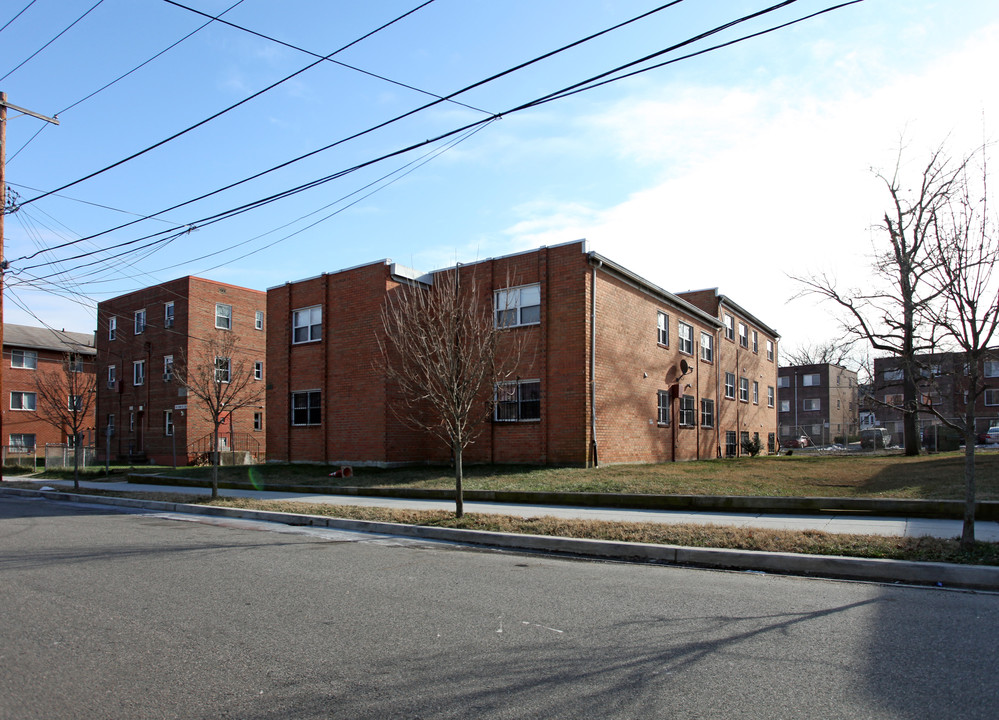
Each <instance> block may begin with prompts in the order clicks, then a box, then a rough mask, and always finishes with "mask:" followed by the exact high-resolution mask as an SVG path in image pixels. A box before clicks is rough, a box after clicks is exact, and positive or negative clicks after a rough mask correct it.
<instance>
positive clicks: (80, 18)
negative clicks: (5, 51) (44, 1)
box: [0, 0, 104, 189]
mask: <svg viewBox="0 0 999 720" xmlns="http://www.w3.org/2000/svg"><path fill="white" fill-rule="evenodd" d="M102 2H104V0H97V2H96V3H94V4H93V5H92V6H91V8H90V9H89V10H87V11H86V12H85V13H83V15H81V16H80V17H78V18H77V19H76V20H74V21H73V22H71V23H70V24H69V25H67V26H66V27H65V28H63V29H62V30H61V31H60V32H59V34H58V35H56V36H55V37H54V38H52V39H51V40H49V41H48V42H47V43H45V44H44V45H42V46H41V47H40V48H38V49H37V50H35V51H34V52H33V53H31V55H29V56H28V57H26V58H25V59H24V60H22V61H21V62H20V63H19V64H18V66H17V67H15V68H14V69H13V70H11V71H9V72H8V73H7V74H6V75H4V76H3V77H0V82H3V81H4V80H6V79H7V78H8V77H10V76H11V75H13V74H14V73H15V72H17V71H18V70H20V69H21V68H22V67H23V66H24V65H25V64H26V63H27V62H28V61H29V60H31V59H32V58H33V57H35V56H36V55H37V54H38V53H40V52H42V50H44V49H45V48H47V47H48V46H49V45H51V44H52V43H54V42H55V41H56V40H58V39H59V38H61V37H62V36H63V35H64V34H65V33H66V32H67V31H68V30H69V29H70V28H71V27H73V26H74V25H76V24H77V23H78V22H80V21H81V20H83V18H85V17H87V15H89V14H90V13H91V12H93V11H94V10H95V9H96V8H97V6H98V5H100V4H101V3H102ZM28 7H31V6H30V5H29V6H28ZM25 10H27V8H25ZM21 12H24V11H23V10H22V11H21ZM18 15H20V13H18ZM8 24H9V23H8ZM4 27H7V26H6V25H4ZM60 189H62V188H60Z"/></svg>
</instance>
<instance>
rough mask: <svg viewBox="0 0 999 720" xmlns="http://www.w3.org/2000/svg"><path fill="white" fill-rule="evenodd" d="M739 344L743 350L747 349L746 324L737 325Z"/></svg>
mask: <svg viewBox="0 0 999 720" xmlns="http://www.w3.org/2000/svg"><path fill="white" fill-rule="evenodd" d="M739 344H740V345H742V347H744V348H748V347H749V328H748V327H747V326H746V323H739Z"/></svg>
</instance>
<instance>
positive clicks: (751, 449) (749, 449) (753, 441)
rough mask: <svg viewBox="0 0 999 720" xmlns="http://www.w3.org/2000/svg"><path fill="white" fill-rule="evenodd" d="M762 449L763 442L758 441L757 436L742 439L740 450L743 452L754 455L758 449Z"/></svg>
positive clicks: (757, 452) (758, 452) (758, 451)
mask: <svg viewBox="0 0 999 720" xmlns="http://www.w3.org/2000/svg"><path fill="white" fill-rule="evenodd" d="M762 449H763V443H762V442H760V438H759V437H758V436H753V437H751V438H745V439H743V441H742V451H743V452H744V453H749V454H750V456H752V457H756V456H757V455H759V454H760V450H762Z"/></svg>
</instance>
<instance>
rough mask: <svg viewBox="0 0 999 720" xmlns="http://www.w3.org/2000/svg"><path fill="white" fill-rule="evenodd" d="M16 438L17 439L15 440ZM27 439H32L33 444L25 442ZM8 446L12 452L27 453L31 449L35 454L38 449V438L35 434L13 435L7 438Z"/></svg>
mask: <svg viewBox="0 0 999 720" xmlns="http://www.w3.org/2000/svg"><path fill="white" fill-rule="evenodd" d="M15 438H17V439H16V440H15ZM26 438H31V444H30V445H29V444H28V443H26V442H25V439H26ZM7 441H8V444H9V445H10V448H11V449H12V450H20V451H22V452H23V451H25V450H28V449H29V448H30V449H31V451H32V452H34V450H35V448H37V447H38V444H37V443H38V437H37V436H36V435H35V433H11V434H10V435H8V436H7Z"/></svg>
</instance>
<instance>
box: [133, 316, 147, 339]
mask: <svg viewBox="0 0 999 720" xmlns="http://www.w3.org/2000/svg"><path fill="white" fill-rule="evenodd" d="M145 331H146V311H145V310H136V311H135V334H136V335H141V334H142V333H144V332H145Z"/></svg>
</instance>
